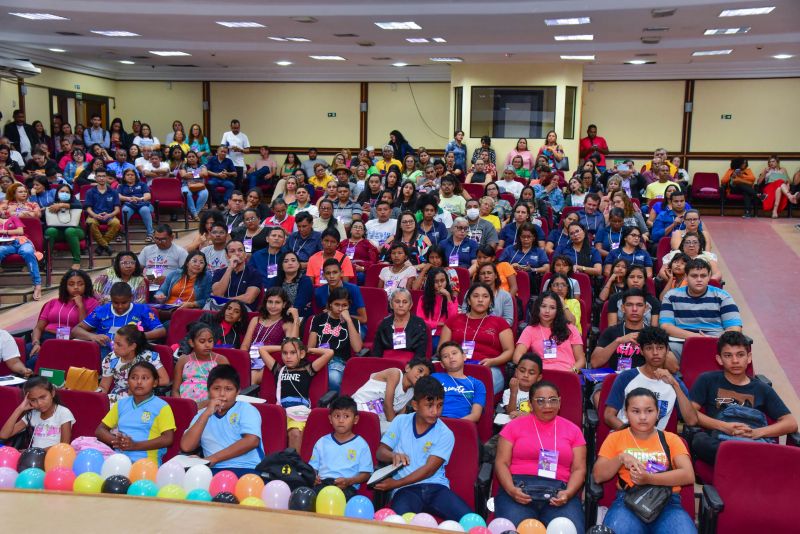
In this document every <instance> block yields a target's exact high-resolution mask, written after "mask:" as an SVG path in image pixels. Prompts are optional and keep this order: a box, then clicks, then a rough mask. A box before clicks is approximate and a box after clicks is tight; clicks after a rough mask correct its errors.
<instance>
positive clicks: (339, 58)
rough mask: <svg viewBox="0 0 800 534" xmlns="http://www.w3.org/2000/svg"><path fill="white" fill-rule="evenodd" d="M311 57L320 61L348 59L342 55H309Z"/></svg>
mask: <svg viewBox="0 0 800 534" xmlns="http://www.w3.org/2000/svg"><path fill="white" fill-rule="evenodd" d="M308 57H310V58H311V59H316V60H318V61H347V60H346V59H345V58H343V57H342V56H308Z"/></svg>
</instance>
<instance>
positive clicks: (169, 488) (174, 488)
mask: <svg viewBox="0 0 800 534" xmlns="http://www.w3.org/2000/svg"><path fill="white" fill-rule="evenodd" d="M156 497H158V498H159V499H176V500H179V501H182V500H183V499H185V498H186V490H184V489H183V488H182V487H180V486H179V485H177V484H167V485H166V486H164V487H163V488H161V489H160V490H158V494H157V495H156Z"/></svg>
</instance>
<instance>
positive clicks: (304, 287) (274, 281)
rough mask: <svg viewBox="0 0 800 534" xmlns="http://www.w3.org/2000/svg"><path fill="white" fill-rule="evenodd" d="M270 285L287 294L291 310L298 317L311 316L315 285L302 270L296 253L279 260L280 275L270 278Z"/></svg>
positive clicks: (288, 253)
mask: <svg viewBox="0 0 800 534" xmlns="http://www.w3.org/2000/svg"><path fill="white" fill-rule="evenodd" d="M269 283H270V285H269V287H279V288H282V289H283V290H284V291H285V292H286V296H287V297H288V298H289V303H290V304H291V306H290V308H292V309H294V310H295V313H297V315H298V316H300V317H302V318H306V317H308V316H310V315H311V313H312V309H311V299H312V297H313V295H314V284H313V282H312V281H311V278H310V277H309V276H307V275H306V274H305V272H304V271H303V270H302V269H301V268H300V258H299V257H298V256H297V254H296V253H294V252H292V251H291V250H289V251H286V252H284V253H283V255H281V256H280V257H279V258H278V275H277V276H274V277H272V278H270V279H269Z"/></svg>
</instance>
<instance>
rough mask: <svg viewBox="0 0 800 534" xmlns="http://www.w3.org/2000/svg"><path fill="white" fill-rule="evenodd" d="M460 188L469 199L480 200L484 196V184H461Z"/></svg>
mask: <svg viewBox="0 0 800 534" xmlns="http://www.w3.org/2000/svg"><path fill="white" fill-rule="evenodd" d="M462 187H463V188H464V191H466V192H467V193H469V196H470V197H471V198H481V197H482V196H483V195H484V189H485V188H484V184H463V185H462Z"/></svg>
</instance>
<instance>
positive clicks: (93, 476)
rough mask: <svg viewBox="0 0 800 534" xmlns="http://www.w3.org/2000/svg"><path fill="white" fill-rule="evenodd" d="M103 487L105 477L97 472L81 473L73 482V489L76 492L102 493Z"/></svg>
mask: <svg viewBox="0 0 800 534" xmlns="http://www.w3.org/2000/svg"><path fill="white" fill-rule="evenodd" d="M102 487H103V479H102V477H100V475H98V474H97V473H92V472H86V473H81V474H80V475H78V477H77V478H76V479H75V482H74V483H73V484H72V491H74V492H75V493H100V490H101V489H102Z"/></svg>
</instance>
